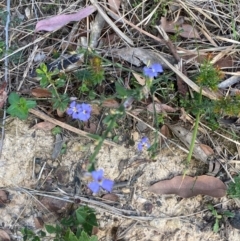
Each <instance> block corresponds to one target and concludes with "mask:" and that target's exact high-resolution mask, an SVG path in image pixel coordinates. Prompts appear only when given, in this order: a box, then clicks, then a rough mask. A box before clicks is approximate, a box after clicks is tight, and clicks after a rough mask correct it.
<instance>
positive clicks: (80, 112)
mask: <svg viewBox="0 0 240 241" xmlns="http://www.w3.org/2000/svg"><path fill="white" fill-rule="evenodd" d="M91 111H92V107H91V105H89V104H85V103H83V104H77V103H76V101H73V102H72V103H71V104H70V106H69V108H68V109H67V114H68V115H71V116H72V118H73V119H78V120H81V121H87V120H88V119H89V118H90V115H91Z"/></svg>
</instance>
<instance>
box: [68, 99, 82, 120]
mask: <svg viewBox="0 0 240 241" xmlns="http://www.w3.org/2000/svg"><path fill="white" fill-rule="evenodd" d="M80 108H81V106H80V104H77V103H76V101H73V102H72V103H71V104H70V106H69V108H68V109H67V114H68V115H71V116H72V118H73V119H78V114H79V110H80Z"/></svg>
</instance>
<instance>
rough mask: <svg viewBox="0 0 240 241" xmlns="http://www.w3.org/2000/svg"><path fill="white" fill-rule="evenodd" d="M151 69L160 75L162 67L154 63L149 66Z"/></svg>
mask: <svg viewBox="0 0 240 241" xmlns="http://www.w3.org/2000/svg"><path fill="white" fill-rule="evenodd" d="M151 68H152V69H153V70H154V71H155V72H157V73H162V72H163V67H162V65H161V64H158V63H155V64H152V65H151Z"/></svg>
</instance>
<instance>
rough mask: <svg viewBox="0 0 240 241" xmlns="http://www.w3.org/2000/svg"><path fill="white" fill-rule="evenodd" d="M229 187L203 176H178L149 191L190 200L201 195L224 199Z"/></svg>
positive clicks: (155, 185) (158, 183)
mask: <svg viewBox="0 0 240 241" xmlns="http://www.w3.org/2000/svg"><path fill="white" fill-rule="evenodd" d="M226 190H227V187H226V185H225V184H224V183H223V182H222V181H221V180H219V179H218V178H215V177H212V176H207V175H202V176H198V177H189V176H176V177H174V178H173V179H171V180H164V181H160V182H157V183H155V184H153V185H152V186H151V187H150V188H149V189H148V191H150V192H153V193H156V194H176V195H178V196H180V197H184V198H188V197H194V196H197V195H199V194H202V195H208V196H211V197H218V198H219V197H223V196H225V195H226Z"/></svg>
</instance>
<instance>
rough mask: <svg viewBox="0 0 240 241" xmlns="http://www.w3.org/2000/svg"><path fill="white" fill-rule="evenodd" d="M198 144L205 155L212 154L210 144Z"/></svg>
mask: <svg viewBox="0 0 240 241" xmlns="http://www.w3.org/2000/svg"><path fill="white" fill-rule="evenodd" d="M199 146H200V147H201V149H202V150H203V151H204V153H205V154H206V155H207V156H211V155H213V154H214V151H213V149H212V148H211V147H210V146H208V145H205V144H199Z"/></svg>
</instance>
